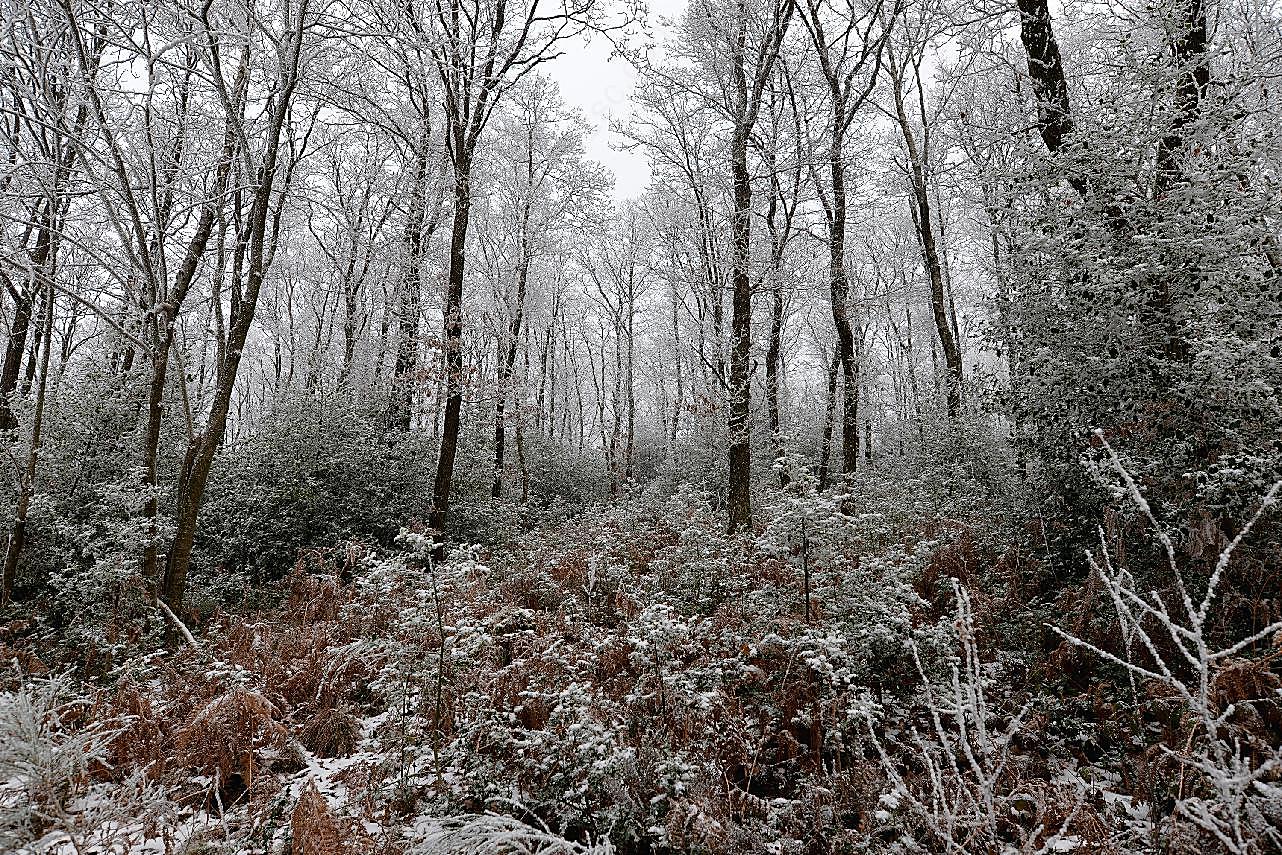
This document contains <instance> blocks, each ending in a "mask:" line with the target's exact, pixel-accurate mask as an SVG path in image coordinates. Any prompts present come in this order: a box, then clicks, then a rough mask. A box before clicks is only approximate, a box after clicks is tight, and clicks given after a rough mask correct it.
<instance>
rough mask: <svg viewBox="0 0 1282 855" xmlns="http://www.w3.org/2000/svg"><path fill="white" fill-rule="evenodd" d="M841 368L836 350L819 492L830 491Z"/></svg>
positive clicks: (830, 373) (830, 368)
mask: <svg viewBox="0 0 1282 855" xmlns="http://www.w3.org/2000/svg"><path fill="white" fill-rule="evenodd" d="M840 367H841V354H840V353H838V352H837V351H836V350H834V351H833V353H832V359H831V361H829V363H828V396H827V398H826V400H827V405H826V406H825V407H824V428H823V436H822V438H821V439H820V441H819V491H820V492H823V491H824V490H826V489H828V477H829V461H830V460H831V459H832V430H833V423H834V422H835V421H836V420H837V372H838V369H839V368H840Z"/></svg>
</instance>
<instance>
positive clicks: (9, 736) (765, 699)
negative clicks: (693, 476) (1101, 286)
mask: <svg viewBox="0 0 1282 855" xmlns="http://www.w3.org/2000/svg"><path fill="white" fill-rule="evenodd" d="M884 483H885V485H889V484H892V483H896V482H895V480H894V479H892V478H887V479H886V481H885V482H884ZM935 492H937V491H931V490H928V489H925V487H924V485H921V484H918V485H913V484H912V483H898V484H896V486H895V487H893V488H892V487H889V486H884V489H881V490H880V492H879V493H877V494H875V495H874V496H873V497H871V498H870V497H869V496H865V497H864V499H863V501H862V502H861V504H860V511H859V513H846V512H845V510H849V501H848V500H846V499H844V498H843V497H841V496H822V495H817V494H815V493H814V492H813V491H810V492H806V491H803V490H796V491H794V492H793V493H782V494H779V496H778V497H777V499H776V500H775V501H774V502H773V503H772V504H771V505H769V506H767V507H764V508H762V509H760V512H759V518H760V520H761V522H760V523H759V525H758V527H757V528H756V529H755V530H754V531H753V532H751V533H749V534H744V535H740V536H736V537H729V536H726V535H725V534H724V532H723V530H722V529H723V525H724V523H723V521H722V519H721V518H720V516H719V515H718V514H716V513H714V512H713V511H712V510H711V509H710V508H709V505H708V502H707V497H706V496H703V495H700V494H696V493H691V492H687V491H682V492H678V493H677V494H676V495H675V496H670V497H667V498H656V497H655V496H653V495H648V494H638V495H636V496H633V497H632V498H630V499H628V500H626V501H620V502H618V503H617V504H615V505H614V506H613V507H611V508H609V509H602V510H598V511H594V512H591V513H588V514H584V515H583V516H581V517H579V518H576V519H573V520H570V521H568V522H566V523H565V524H564V525H563V526H560V527H557V528H554V529H549V530H545V531H532V532H527V533H526V534H524V535H523V536H522V537H520V538H519V539H516V540H514V541H512V542H510V543H508V544H507V545H504V546H502V547H494V548H488V547H481V546H472V547H463V548H459V549H456V550H455V551H454V552H453V554H452V556H451V558H450V559H449V560H448V561H447V562H445V563H443V564H441V565H439V566H438V565H434V564H433V562H432V561H431V560H430V558H429V555H430V543H429V542H428V541H427V540H426V539H425V538H424V537H423V536H422V535H418V534H414V533H412V532H406V533H405V534H403V535H402V537H401V538H400V543H399V544H398V547H397V548H396V549H394V550H390V551H376V550H369V549H366V548H363V547H361V546H359V545H356V544H348V545H346V546H344V547H342V548H335V549H332V550H322V551H312V552H308V553H307V554H305V555H304V556H303V557H302V558H301V559H300V561H299V563H298V566H297V567H296V568H295V569H294V571H293V572H292V573H291V574H290V575H289V576H288V578H287V579H286V580H284V582H283V583H281V589H280V596H279V601H278V603H277V604H276V605H273V606H271V607H270V608H265V609H263V610H259V611H254V612H250V613H239V614H231V613H225V612H221V611H216V612H214V613H212V614H209V615H206V616H204V617H203V618H202V619H201V620H200V622H199V623H198V624H197V625H194V626H193V635H192V638H191V639H190V640H185V639H183V638H182V637H181V636H179V637H178V638H171V639H170V641H169V646H168V647H167V648H154V649H147V647H146V645H145V644H143V643H142V642H141V641H136V640H130V639H129V638H127V637H126V636H127V633H129V632H134V633H136V634H137V633H141V635H140V636H139V637H146V632H144V631H142V630H139V629H137V628H136V627H132V628H131V627H126V626H119V627H116V628H115V630H113V632H115V636H113V638H114V642H115V643H114V647H112V648H111V649H110V650H106V649H104V650H103V651H98V652H97V653H96V654H95V657H93V658H90V657H87V656H85V655H83V654H84V653H85V651H72V650H66V649H63V648H60V647H58V646H57V643H56V639H55V638H54V637H53V636H52V635H50V634H49V633H47V632H43V631H42V630H41V628H40V627H39V626H38V625H37V624H36V623H35V622H32V621H27V622H25V623H23V622H15V623H11V624H9V625H7V626H5V627H3V628H2V629H0V632H3V635H2V636H0V641H2V642H3V646H0V654H3V655H4V656H5V657H6V658H12V659H14V661H15V665H14V666H13V668H14V670H11V671H10V674H9V677H8V678H7V680H6V685H5V690H6V691H5V692H4V694H3V695H2V696H0V698H2V700H0V729H3V734H4V738H3V740H0V742H2V743H3V746H4V747H3V748H2V749H0V772H2V774H0V781H3V783H0V819H2V820H3V824H2V825H0V835H3V836H2V837H0V844H3V845H0V848H5V849H8V850H13V851H21V852H33V853H44V852H49V853H63V852H66V853H77V855H87V853H93V852H100V853H106V852H122V853H132V852H139V853H142V852H157V853H161V852H163V853H232V852H235V853H284V852H292V853H293V855H313V853H317V855H321V854H322V853H323V854H324V855H329V853H353V855H354V854H355V853H402V852H477V853H481V852H495V853H497V852H548V853H552V852H565V853H580V852H581V853H588V852H609V851H617V852H626V853H632V852H636V853H662V852H709V853H712V852H717V853H721V852H724V853H756V852H760V853H828V852H832V853H836V852H866V851H872V852H878V851H885V852H912V851H923V852H943V851H964V852H977V853H978V852H993V853H999V852H1003V853H1004V852H1068V851H1075V852H1084V853H1112V852H1116V853H1123V852H1150V851H1182V848H1183V847H1189V848H1190V849H1191V847H1193V846H1195V845H1200V844H1198V841H1199V840H1204V839H1206V838H1205V837H1204V836H1203V835H1204V832H1202V831H1199V830H1198V826H1197V823H1196V819H1197V817H1196V814H1195V813H1192V812H1190V810H1189V809H1188V808H1187V807H1185V808H1183V809H1182V808H1181V807H1180V806H1181V805H1183V804H1185V802H1187V801H1188V800H1189V799H1191V798H1193V797H1194V796H1196V797H1197V798H1198V799H1200V801H1198V802H1197V803H1196V804H1198V805H1202V806H1203V807H1204V808H1205V810H1207V811H1209V812H1210V815H1211V816H1212V818H1213V819H1215V818H1221V819H1222V818H1224V817H1225V816H1226V814H1224V810H1226V808H1224V807H1223V805H1220V804H1219V803H1218V802H1216V801H1215V798H1216V792H1217V790H1216V788H1217V787H1218V786H1220V785H1222V784H1223V782H1222V781H1219V780H1218V779H1217V778H1216V777H1215V775H1216V774H1218V773H1217V772H1214V770H1210V771H1208V769H1207V768H1205V762H1203V761H1205V759H1206V757H1207V756H1210V755H1208V754H1207V753H1206V752H1205V751H1203V752H1202V753H1199V748H1198V745H1199V744H1200V738H1199V736H1198V725H1197V721H1196V716H1194V715H1193V714H1192V713H1190V711H1189V708H1188V705H1187V704H1185V703H1184V702H1183V701H1182V700H1181V698H1180V697H1179V696H1178V692H1176V691H1173V690H1171V688H1170V686H1164V685H1163V682H1162V680H1161V679H1157V680H1139V681H1135V680H1128V678H1127V677H1126V674H1125V671H1124V669H1122V668H1120V667H1116V666H1110V665H1109V664H1108V663H1107V662H1106V661H1103V660H1101V659H1100V658H1099V657H1098V656H1096V655H1095V654H1094V653H1092V652H1091V651H1089V650H1084V649H1082V648H1081V646H1080V645H1074V644H1072V643H1070V642H1068V641H1066V640H1065V638H1064V637H1063V636H1062V635H1060V634H1057V632H1056V631H1055V630H1054V629H1053V628H1052V627H1051V624H1054V626H1055V627H1058V628H1060V629H1061V630H1063V631H1064V632H1067V633H1070V634H1075V635H1077V636H1085V637H1086V638H1090V639H1094V641H1091V642H1090V643H1100V644H1103V643H1105V642H1104V641H1103V640H1102V639H1107V638H1108V636H1109V634H1110V633H1114V634H1115V632H1116V623H1117V621H1116V620H1115V619H1114V618H1113V617H1112V616H1110V615H1109V614H1108V610H1109V605H1108V593H1107V586H1106V585H1103V586H1102V585H1100V584H1091V583H1089V582H1088V581H1086V580H1087V578H1088V577H1086V575H1085V573H1083V574H1082V578H1083V580H1084V581H1083V586H1084V587H1079V588H1078V589H1077V590H1076V591H1075V592H1074V593H1073V594H1072V596H1071V597H1070V596H1069V595H1067V594H1062V593H1061V594H1058V595H1052V594H1047V593H1046V588H1045V585H1044V576H1045V574H1046V571H1047V567H1046V563H1047V559H1046V558H1045V557H1044V556H1043V557H1040V558H1039V557H1036V556H1037V550H1036V549H1030V548H1027V547H1025V546H1023V545H1020V544H1021V542H1028V543H1035V539H1033V538H1032V537H1025V536H1024V535H1019V532H1025V534H1026V533H1027V532H1031V531H1034V530H1036V529H1037V525H1038V521H1036V520H1029V519H1023V518H1021V517H1020V516H1019V515H1018V513H1016V511H1015V506H1014V504H1013V503H1009V504H1007V505H1006V507H1005V509H1003V508H1002V507H1001V504H1000V501H999V500H998V499H995V498H993V496H992V495H989V496H987V497H984V499H983V501H982V502H980V501H971V500H973V499H976V497H973V496H972V497H969V498H966V499H965V500H964V501H961V502H959V504H960V505H962V506H970V507H974V508H975V509H976V510H975V511H973V512H971V513H970V514H958V515H953V516H948V515H944V514H941V513H938V507H937V506H936V503H937V502H938V501H940V500H939V499H938V498H937V497H936V496H935ZM956 500H957V497H954V501H956ZM980 508H982V509H983V510H980ZM843 509H844V510H843ZM923 520H930V522H928V523H925V524H923V522H922V521H923ZM1043 527H1044V525H1043ZM1021 538H1023V541H1021ZM1044 551H1045V550H1043V552H1044ZM155 620H156V625H155V626H153V627H152V628H151V632H152V636H153V637H154V634H155V631H157V629H158V627H159V626H160V618H159V616H158V615H157V616H155ZM1279 658H1282V653H1279V651H1277V650H1275V651H1273V652H1272V653H1266V654H1264V655H1256V656H1254V657H1247V656H1245V655H1239V656H1235V657H1232V658H1230V659H1229V660H1227V661H1225V662H1223V663H1221V664H1220V665H1219V666H1217V670H1215V671H1214V673H1212V674H1211V680H1212V682H1213V685H1214V687H1215V689H1214V691H1215V692H1216V693H1219V694H1218V695H1217V698H1218V701H1217V703H1219V704H1220V708H1221V709H1224V710H1226V712H1225V717H1226V718H1225V720H1226V721H1227V722H1229V723H1230V724H1231V725H1232V726H1233V727H1234V728H1235V731H1234V732H1235V734H1236V735H1237V738H1238V739H1239V746H1240V747H1241V748H1242V751H1241V756H1247V755H1248V754H1249V752H1252V751H1258V752H1267V751H1269V750H1275V746H1276V745H1277V742H1278V740H1279V734H1280V733H1282V727H1279V722H1280V721H1282V719H1280V717H1279V706H1280V699H1282V695H1279V693H1278V692H1279V686H1280V685H1282V681H1280V680H1279V678H1278V675H1277V673H1276V670H1274V663H1276V662H1277V660H1278V659H1279ZM90 662H92V669H88V668H86V663H90ZM77 664H78V665H79V666H80V667H79V669H78V670H75V671H68V670H67V669H68V668H69V667H71V666H73V665H77ZM1230 703H1233V704H1236V708H1237V710H1238V711H1237V712H1236V713H1233V712H1231V711H1227V706H1228V704H1230ZM1248 739H1249V740H1250V742H1249V744H1248V742H1246V741H1243V740H1248ZM1207 750H1210V749H1209V748H1208V749H1207ZM1212 753H1213V752H1212ZM1234 756H1235V757H1236V756H1239V754H1238V753H1235V754H1234ZM1260 756H1264V755H1263V754H1261V755H1260ZM1226 762H1230V765H1231V761H1226ZM1198 763H1202V765H1198ZM1245 771H1246V772H1248V773H1250V772H1251V770H1250V769H1249V768H1248V769H1246V770H1245ZM1245 787H1246V791H1247V797H1246V800H1245V801H1244V802H1242V803H1241V804H1239V805H1238V808H1239V813H1241V814H1242V815H1243V816H1247V817H1248V819H1249V818H1250V816H1256V818H1257V819H1259V818H1261V817H1262V818H1263V821H1264V822H1265V823H1276V820H1277V818H1278V817H1279V816H1282V787H1279V784H1278V781H1277V775H1276V772H1272V773H1270V772H1268V770H1267V769H1266V770H1265V771H1264V772H1263V773H1261V774H1258V775H1255V777H1253V778H1251V779H1250V780H1249V781H1247V782H1246V784H1245ZM1253 794H1254V795H1253ZM1221 795H1222V794H1221ZM1251 811H1254V812H1255V813H1254V814H1251ZM1270 811H1278V812H1277V813H1272V814H1270ZM1231 819H1232V817H1230V820H1231ZM1275 827H1276V825H1275ZM1246 828H1247V840H1248V843H1249V844H1250V845H1253V846H1258V848H1256V849H1243V850H1241V851H1244V852H1248V851H1249V852H1256V851H1258V852H1266V851H1276V850H1270V849H1269V847H1270V846H1274V845H1276V840H1274V841H1269V840H1267V839H1266V837H1267V833H1266V834H1265V836H1259V835H1256V834H1255V833H1254V832H1251V831H1250V827H1249V826H1247V827H1246ZM1251 841H1254V842H1253V843H1252V842H1251ZM521 847H524V848H521ZM1203 851H1213V850H1203ZM1225 851H1233V850H1232V849H1228V848H1225Z"/></svg>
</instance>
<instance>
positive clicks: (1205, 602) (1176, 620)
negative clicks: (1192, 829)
mask: <svg viewBox="0 0 1282 855" xmlns="http://www.w3.org/2000/svg"><path fill="white" fill-rule="evenodd" d="M1096 436H1097V437H1099V439H1100V441H1101V442H1102V443H1103V445H1104V448H1105V449H1106V450H1107V451H1108V454H1109V458H1110V460H1111V462H1112V464H1113V467H1114V468H1115V469H1116V471H1117V473H1118V475H1119V476H1120V477H1121V479H1122V483H1123V484H1124V485H1125V486H1126V491H1127V494H1128V495H1129V496H1130V499H1131V501H1132V502H1133V503H1134V504H1135V505H1136V506H1137V507H1138V508H1139V509H1140V511H1141V512H1142V513H1143V514H1144V515H1145V517H1147V519H1148V520H1149V522H1150V523H1151V524H1152V526H1153V531H1154V536H1155V537H1156V538H1157V540H1158V541H1159V542H1160V543H1161V544H1162V546H1163V548H1164V550H1165V552H1166V556H1167V561H1168V563H1169V565H1170V568H1171V571H1172V573H1173V574H1174V578H1175V581H1176V584H1177V586H1178V588H1179V592H1180V597H1181V600H1182V605H1183V611H1184V613H1183V615H1177V614H1176V613H1174V612H1172V610H1171V609H1170V608H1169V607H1168V606H1167V605H1166V603H1165V602H1164V601H1163V599H1162V597H1161V596H1160V595H1158V594H1157V593H1156V592H1150V593H1149V596H1148V598H1145V597H1142V596H1141V595H1140V594H1139V593H1138V592H1137V591H1136V590H1135V580H1134V578H1133V577H1132V576H1131V575H1130V574H1129V573H1127V572H1126V571H1125V570H1123V569H1120V568H1116V567H1114V566H1113V563H1112V560H1111V559H1110V557H1109V551H1108V545H1107V543H1105V542H1104V539H1103V533H1102V532H1101V554H1102V555H1103V560H1102V562H1101V561H1098V560H1096V559H1095V557H1094V556H1093V555H1091V554H1090V553H1087V556H1086V558H1087V562H1088V563H1089V564H1090V567H1091V570H1092V571H1093V572H1094V573H1095V574H1096V575H1097V576H1098V577H1099V579H1100V581H1101V582H1102V583H1103V584H1104V587H1105V589H1106V590H1107V591H1108V593H1109V597H1110V599H1111V600H1112V603H1113V609H1114V611H1115V612H1116V614H1117V618H1118V621H1119V623H1120V624H1121V628H1122V630H1123V635H1124V636H1125V637H1127V638H1128V639H1129V638H1138V639H1139V641H1140V642H1141V644H1142V646H1143V648H1144V651H1145V653H1146V654H1147V658H1148V662H1147V663H1145V664H1141V663H1139V662H1136V661H1135V658H1134V656H1133V655H1132V654H1131V651H1130V649H1129V645H1128V649H1127V651H1126V655H1125V657H1122V656H1118V655H1116V654H1114V653H1112V652H1110V651H1107V650H1104V649H1103V648H1101V647H1099V646H1098V645H1095V644H1092V643H1091V642H1089V641H1086V640H1084V639H1082V638H1079V637H1077V636H1075V635H1072V634H1070V633H1067V632H1064V631H1063V630H1061V629H1059V628H1056V627H1052V629H1053V630H1054V631H1055V632H1056V633H1058V634H1059V635H1060V636H1061V637H1063V638H1064V639H1065V640H1067V641H1068V642H1069V643H1071V644H1074V645H1077V646H1078V647H1082V648H1084V649H1086V650H1089V651H1091V652H1092V653H1094V654H1095V655H1096V656H1099V657H1100V658H1101V659H1104V660H1105V661H1108V662H1110V663H1112V664H1114V665H1117V666H1119V667H1121V668H1123V669H1125V670H1126V672H1127V673H1128V675H1131V676H1132V677H1142V678H1144V679H1147V680H1151V681H1153V682H1155V683H1157V684H1159V685H1161V686H1164V687H1166V689H1167V690H1169V691H1170V692H1171V693H1172V694H1174V695H1175V696H1176V697H1178V698H1179V699H1180V701H1181V702H1182V703H1183V704H1184V706H1185V708H1186V709H1187V711H1188V714H1189V717H1190V720H1191V721H1192V722H1193V723H1194V725H1195V729H1194V730H1193V731H1192V732H1191V733H1190V734H1189V748H1188V749H1187V750H1185V751H1181V752H1175V751H1172V750H1171V749H1169V748H1165V750H1166V751H1167V753H1168V755H1170V756H1172V757H1175V758H1176V759H1177V760H1178V761H1179V762H1180V763H1182V764H1184V766H1185V767H1186V768H1189V769H1191V770H1193V771H1196V772H1197V773H1199V774H1200V778H1201V780H1202V782H1203V784H1204V789H1203V791H1202V792H1203V793H1204V794H1205V795H1190V796H1185V795H1183V794H1182V793H1181V795H1180V797H1179V798H1178V800H1177V802H1176V810H1177V812H1178V813H1179V815H1181V816H1183V817H1185V818H1186V819H1188V820H1189V821H1191V822H1192V823H1193V824H1194V825H1196V826H1197V827H1198V828H1200V829H1201V830H1202V831H1204V832H1205V833H1207V834H1208V835H1210V836H1211V838H1213V839H1214V840H1215V841H1216V842H1218V843H1219V844H1220V845H1221V846H1223V847H1224V849H1225V851H1227V852H1230V853H1234V855H1253V853H1257V852H1263V851H1265V850H1266V849H1267V848H1268V847H1269V846H1273V847H1277V846H1282V832H1279V830H1278V828H1277V826H1276V822H1275V820H1276V816H1274V817H1270V812H1276V811H1278V808H1279V805H1282V794H1279V792H1278V791H1277V787H1276V786H1274V785H1273V784H1272V783H1271V782H1270V777H1271V776H1272V775H1273V773H1274V770H1276V769H1278V768H1279V767H1282V755H1280V754H1279V752H1278V750H1277V749H1276V748H1260V747H1259V746H1256V747H1255V750H1253V751H1243V749H1242V746H1241V744H1240V741H1239V739H1238V738H1237V737H1236V736H1235V735H1234V734H1233V733H1232V732H1231V730H1230V722H1231V719H1232V718H1233V714H1234V712H1235V706H1234V704H1232V703H1228V704H1226V705H1225V706H1224V708H1223V709H1220V705H1219V703H1218V701H1217V699H1216V697H1215V691H1216V689H1215V683H1216V675H1217V673H1218V671H1219V669H1221V668H1223V667H1225V665H1224V663H1225V662H1226V660H1228V659H1229V657H1232V656H1234V655H1236V654H1238V653H1240V652H1241V651H1243V650H1245V649H1247V648H1248V647H1250V646H1251V645H1253V644H1256V643H1257V642H1259V641H1261V640H1263V639H1265V638H1267V637H1269V636H1271V635H1273V634H1274V633H1277V632H1279V631H1282V621H1276V622H1274V623H1272V624H1270V625H1268V626H1266V627H1264V628H1263V629H1260V630H1257V631H1256V632H1253V633H1250V634H1249V635H1247V636H1246V637H1244V638H1241V639H1239V640H1238V641H1236V642H1233V643H1231V644H1229V645H1228V646H1226V647H1224V648H1221V649H1219V650H1215V649H1213V648H1211V646H1210V641H1209V639H1208V638H1207V633H1206V619H1207V616H1208V614H1209V612H1210V607H1211V603H1212V602H1213V600H1214V598H1215V595H1216V593H1217V590H1218V588H1219V585H1220V583H1221V581H1222V580H1223V576H1224V571H1225V570H1226V569H1227V568H1228V565H1229V562H1230V561H1231V560H1232V558H1233V554H1234V551H1235V550H1236V549H1237V548H1238V546H1239V545H1240V544H1241V543H1242V541H1243V540H1244V539H1245V538H1246V536H1247V535H1248V534H1250V532H1251V530H1252V529H1253V528H1254V527H1255V525H1256V523H1257V522H1258V521H1259V520H1260V518H1261V517H1262V516H1263V514H1264V512H1265V511H1266V510H1267V509H1268V508H1270V507H1272V506H1273V505H1274V504H1276V502H1277V498H1278V494H1279V491H1282V481H1280V482H1278V483H1275V484H1274V485H1273V486H1272V487H1271V488H1270V489H1269V490H1268V491H1267V492H1266V493H1265V495H1264V498H1263V500H1262V501H1261V502H1260V507H1259V508H1258V509H1257V510H1256V512H1255V514H1254V515H1253V516H1252V517H1251V519H1250V520H1249V521H1248V522H1247V523H1246V525H1244V526H1243V527H1242V529H1241V531H1239V532H1238V533H1237V536H1236V537H1234V538H1233V540H1232V541H1231V542H1230V543H1229V544H1228V545H1226V546H1225V547H1224V549H1223V550H1222V551H1221V552H1220V554H1219V556H1218V558H1217V560H1216V563H1215V569H1214V570H1213V572H1212V573H1211V577H1210V579H1209V580H1208V582H1207V587H1206V592H1205V593H1204V595H1203V596H1202V599H1201V602H1200V603H1198V604H1197V605H1196V606H1195V605H1194V603H1193V600H1192V598H1191V597H1190V596H1189V594H1188V590H1187V588H1186V586H1185V584H1184V577H1183V574H1182V573H1181V569H1180V567H1179V562H1178V561H1177V560H1176V555H1175V548H1174V546H1173V544H1172V542H1171V539H1170V537H1169V535H1167V534H1166V533H1165V532H1164V531H1163V530H1162V528H1161V527H1160V526H1159V525H1158V524H1157V519H1156V518H1155V516H1154V515H1153V512H1152V510H1151V508H1150V507H1149V504H1148V502H1147V501H1146V500H1145V498H1144V495H1143V493H1142V492H1141V491H1140V489H1139V487H1138V485H1136V483H1135V480H1134V478H1132V477H1131V475H1130V473H1129V472H1128V471H1127V469H1126V467H1125V466H1124V465H1123V464H1122V462H1121V460H1120V459H1119V457H1118V456H1117V453H1116V452H1115V451H1114V450H1113V448H1112V446H1110V445H1109V444H1108V442H1107V441H1106V440H1105V439H1104V437H1103V434H1102V433H1100V432H1098V431H1097V432H1096ZM1146 622H1148V623H1149V624H1156V626H1157V627H1159V628H1160V630H1161V631H1162V632H1164V633H1165V634H1166V635H1168V636H1169V637H1170V639H1171V641H1172V642H1173V644H1174V647H1175V649H1176V650H1177V651H1178V653H1179V655H1180V656H1181V657H1182V658H1183V660H1184V663H1181V664H1180V667H1178V668H1177V667H1175V666H1174V665H1173V664H1172V663H1169V662H1168V661H1167V656H1169V654H1167V653H1164V652H1163V649H1162V648H1161V647H1159V645H1158V644H1157V643H1156V642H1155V641H1154V639H1153V638H1152V637H1151V636H1150V634H1149V630H1148V629H1146V628H1145V623H1146ZM1186 666H1187V667H1186ZM1199 733H1200V735H1201V738H1200V740H1196V741H1195V737H1197V736H1198V734H1199ZM1261 752H1263V753H1261ZM1266 803H1267V804H1266ZM1269 805H1272V807H1269Z"/></svg>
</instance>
